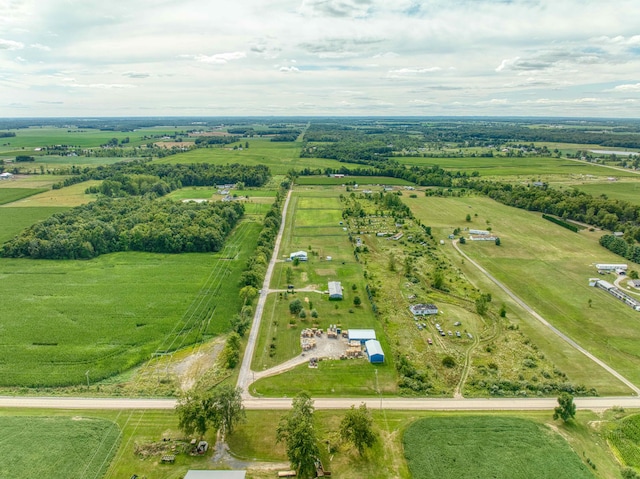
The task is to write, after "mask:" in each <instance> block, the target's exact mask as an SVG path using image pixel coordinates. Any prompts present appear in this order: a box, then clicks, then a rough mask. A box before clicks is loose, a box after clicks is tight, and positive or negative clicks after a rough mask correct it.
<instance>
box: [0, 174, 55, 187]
mask: <svg viewBox="0 0 640 479" xmlns="http://www.w3.org/2000/svg"><path fill="white" fill-rule="evenodd" d="M65 178H67V177H66V176H63V175H48V174H45V175H15V176H14V177H13V179H12V180H9V181H7V180H4V181H0V190H3V189H5V188H7V189H12V188H36V189H47V190H49V189H51V185H53V184H54V183H58V182H60V181H63V180H64V179H65Z"/></svg>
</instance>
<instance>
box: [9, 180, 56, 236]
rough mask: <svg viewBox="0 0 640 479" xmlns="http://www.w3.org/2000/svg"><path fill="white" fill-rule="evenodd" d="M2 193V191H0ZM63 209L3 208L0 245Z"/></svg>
mask: <svg viewBox="0 0 640 479" xmlns="http://www.w3.org/2000/svg"><path fill="white" fill-rule="evenodd" d="M0 191H2V190H0ZM65 210H67V208H64V207H40V208H13V207H11V206H3V207H1V208H0V244H2V243H4V242H5V241H8V240H10V239H12V238H13V237H14V236H16V235H17V234H18V233H20V232H21V231H22V230H23V229H25V228H26V227H27V226H31V225H32V224H34V223H35V222H37V221H41V220H44V219H46V218H48V217H49V216H51V215H53V214H54V213H59V212H61V211H65Z"/></svg>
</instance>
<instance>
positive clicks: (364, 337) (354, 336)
mask: <svg viewBox="0 0 640 479" xmlns="http://www.w3.org/2000/svg"><path fill="white" fill-rule="evenodd" d="M347 336H348V338H349V341H360V344H364V343H366V342H367V341H369V340H371V339H376V332H375V331H374V330H373V329H350V330H349V331H348V333H347Z"/></svg>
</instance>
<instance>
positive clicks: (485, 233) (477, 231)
mask: <svg viewBox="0 0 640 479" xmlns="http://www.w3.org/2000/svg"><path fill="white" fill-rule="evenodd" d="M469 234H472V235H483V236H486V235H490V234H491V232H490V231H487V230H469Z"/></svg>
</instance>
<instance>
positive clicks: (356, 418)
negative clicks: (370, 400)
mask: <svg viewBox="0 0 640 479" xmlns="http://www.w3.org/2000/svg"><path fill="white" fill-rule="evenodd" d="M372 424H373V420H372V419H371V414H370V413H369V410H368V409H367V406H366V404H364V403H362V404H360V407H358V409H356V408H355V406H351V409H349V410H348V411H347V414H345V416H344V418H343V419H342V421H341V422H340V437H341V438H342V439H343V440H344V441H348V442H351V443H352V444H353V445H354V446H355V448H356V449H357V450H358V453H359V454H360V455H361V456H362V455H363V454H364V450H365V448H366V447H371V446H373V444H374V443H375V442H376V435H375V433H374V432H373V429H372Z"/></svg>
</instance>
